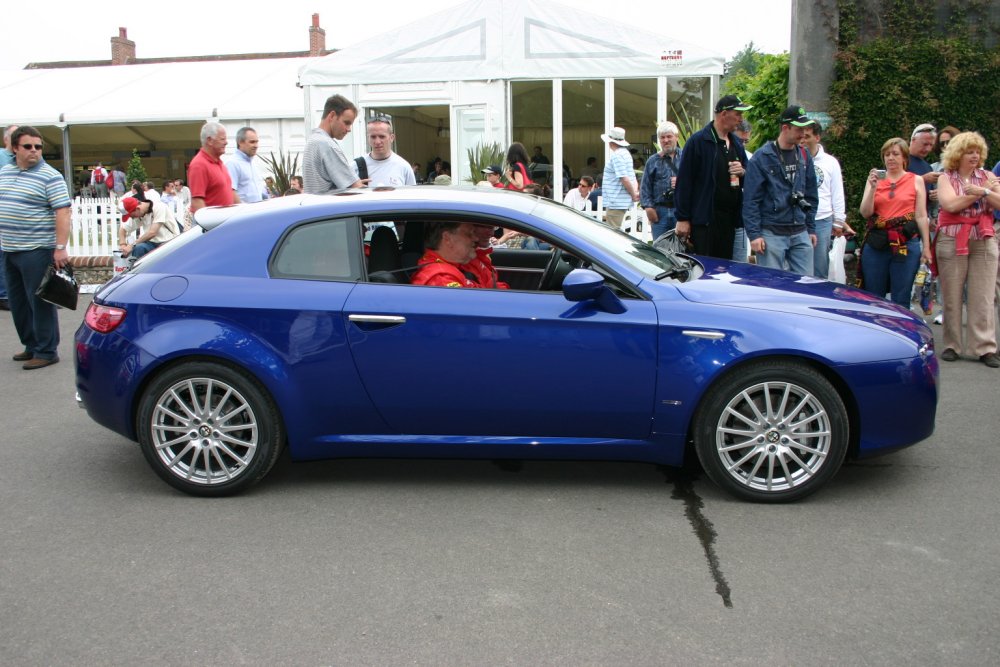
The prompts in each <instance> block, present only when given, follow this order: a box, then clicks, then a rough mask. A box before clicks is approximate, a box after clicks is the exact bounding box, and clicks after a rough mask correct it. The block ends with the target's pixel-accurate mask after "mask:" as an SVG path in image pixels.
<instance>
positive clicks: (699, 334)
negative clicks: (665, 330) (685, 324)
mask: <svg viewBox="0 0 1000 667" xmlns="http://www.w3.org/2000/svg"><path fill="white" fill-rule="evenodd" d="M681 333H682V334H683V335H685V336H690V337H691V338H707V339H708V340H722V339H723V338H725V337H726V334H724V333H722V332H721V331H708V330H699V329H684V330H683V331H681Z"/></svg>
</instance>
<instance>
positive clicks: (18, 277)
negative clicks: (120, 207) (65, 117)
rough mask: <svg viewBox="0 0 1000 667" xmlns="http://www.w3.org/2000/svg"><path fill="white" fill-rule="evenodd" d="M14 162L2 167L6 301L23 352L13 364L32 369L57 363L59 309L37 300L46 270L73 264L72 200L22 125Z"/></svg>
mask: <svg viewBox="0 0 1000 667" xmlns="http://www.w3.org/2000/svg"><path fill="white" fill-rule="evenodd" d="M11 148H12V149H13V151H14V164H9V165H7V166H5V167H3V168H2V169H0V245H2V247H3V251H4V259H5V262H4V268H5V273H6V277H7V298H8V300H9V302H10V312H11V316H12V317H13V318H14V327H15V328H16V329H17V335H18V336H19V337H20V339H21V343H22V344H23V345H24V350H23V351H22V352H18V353H17V354H15V355H14V357H13V359H14V361H20V362H24V365H23V366H22V368H24V369H25V370H34V369H36V368H44V367H46V366H51V365H52V364H55V363H58V361H59V355H58V348H59V319H58V316H57V315H56V307H55V306H54V305H52V304H51V303H48V302H46V301H42V300H41V299H39V298H38V297H37V296H35V290H37V289H38V286H39V285H40V284H41V282H42V276H44V275H45V269H46V268H47V267H48V266H49V265H50V264H55V266H56V267H57V268H62V266H63V265H64V264H66V263H67V262H68V261H69V254H68V253H67V252H66V242H67V240H68V239H69V230H70V216H71V213H70V208H69V207H70V203H71V202H70V199H69V192H68V191H67V190H66V181H64V180H63V178H62V176H61V175H60V174H59V172H58V171H56V170H55V169H53V168H52V167H50V166H49V165H48V164H46V163H45V160H43V159H42V135H41V133H39V132H38V130H36V129H35V128H33V127H28V126H26V125H22V126H21V127H19V128H17V130H15V132H14V134H13V135H12V136H11Z"/></svg>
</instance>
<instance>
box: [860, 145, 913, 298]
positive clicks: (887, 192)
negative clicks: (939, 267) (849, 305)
mask: <svg viewBox="0 0 1000 667" xmlns="http://www.w3.org/2000/svg"><path fill="white" fill-rule="evenodd" d="M909 157H910V151H909V147H908V146H907V145H906V142H905V141H904V140H902V139H900V138H899V137H896V138H894V139H890V140H889V141H887V142H885V143H884V144H883V145H882V161H883V162H884V163H885V170H884V171H883V170H879V169H872V170H871V171H870V172H868V182H867V183H865V194H864V196H863V197H862V198H861V215H863V216H864V217H865V218H867V220H868V225H867V228H866V231H865V238H864V241H863V243H862V249H861V263H860V265H859V266H858V286H859V287H862V288H863V289H866V290H868V291H869V292H874V293H875V294H878V295H879V296H885V294H886V292H890V293H891V295H892V301H893V303H897V304H899V305H900V306H902V307H904V308H909V307H910V294H911V292H912V290H913V279H914V278H915V277H916V275H917V269H918V268H920V263H921V261H923V262H926V263H930V261H931V254H930V253H931V240H930V231H929V227H928V224H927V197H926V195H925V191H924V180H923V179H922V178H914V176H913V174H911V173H909V172H908V171H906V165H907V163H908V161H909ZM880 172H881V173H880Z"/></svg>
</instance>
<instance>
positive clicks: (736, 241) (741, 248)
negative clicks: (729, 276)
mask: <svg viewBox="0 0 1000 667" xmlns="http://www.w3.org/2000/svg"><path fill="white" fill-rule="evenodd" d="M749 255H750V249H749V247H748V246H747V230H746V229H744V228H743V227H737V228H736V233H735V234H734V235H733V261H734V262H743V263H744V264H745V263H746V261H747V257H748V256H749Z"/></svg>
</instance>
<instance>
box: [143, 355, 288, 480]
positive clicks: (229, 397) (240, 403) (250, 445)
mask: <svg viewBox="0 0 1000 667" xmlns="http://www.w3.org/2000/svg"><path fill="white" fill-rule="evenodd" d="M138 426H139V429H138V430H139V443H140V445H141V446H142V453H143V454H144V455H145V457H146V460H147V461H149V464H150V465H151V466H152V467H153V470H155V471H156V474H157V475H159V476H160V477H161V478H162V479H163V480H164V481H166V482H167V483H168V484H170V485H171V486H174V487H176V488H178V489H180V490H181V491H184V492H185V493H190V494H192V495H196V496H224V495H230V494H233V493H238V492H239V491H242V490H244V489H245V488H247V487H249V486H251V485H253V484H255V483H257V482H258V481H260V479H261V478H263V477H264V475H266V474H267V473H268V471H269V470H270V469H271V467H272V466H273V465H274V462H275V461H276V460H277V458H278V454H279V453H280V452H281V447H282V444H283V441H284V435H283V432H282V428H281V419H280V416H279V415H278V412H277V409H276V408H275V407H274V403H273V401H272V400H271V399H270V397H269V396H268V395H267V394H266V392H265V391H264V390H263V389H262V388H261V387H260V386H259V385H258V383H257V382H256V381H254V380H253V379H252V378H250V377H248V376H247V375H245V374H244V373H242V372H239V371H236V370H234V369H232V368H230V367H228V366H224V365H221V364H215V363H210V362H188V363H184V364H181V365H179V366H175V367H173V368H171V369H169V370H167V371H166V372H165V373H163V374H162V375H160V376H159V377H158V378H156V379H155V380H154V381H153V382H152V383H151V384H150V385H149V387H147V388H146V391H145V393H144V394H143V396H142V399H141V401H140V404H139V420H138Z"/></svg>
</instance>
